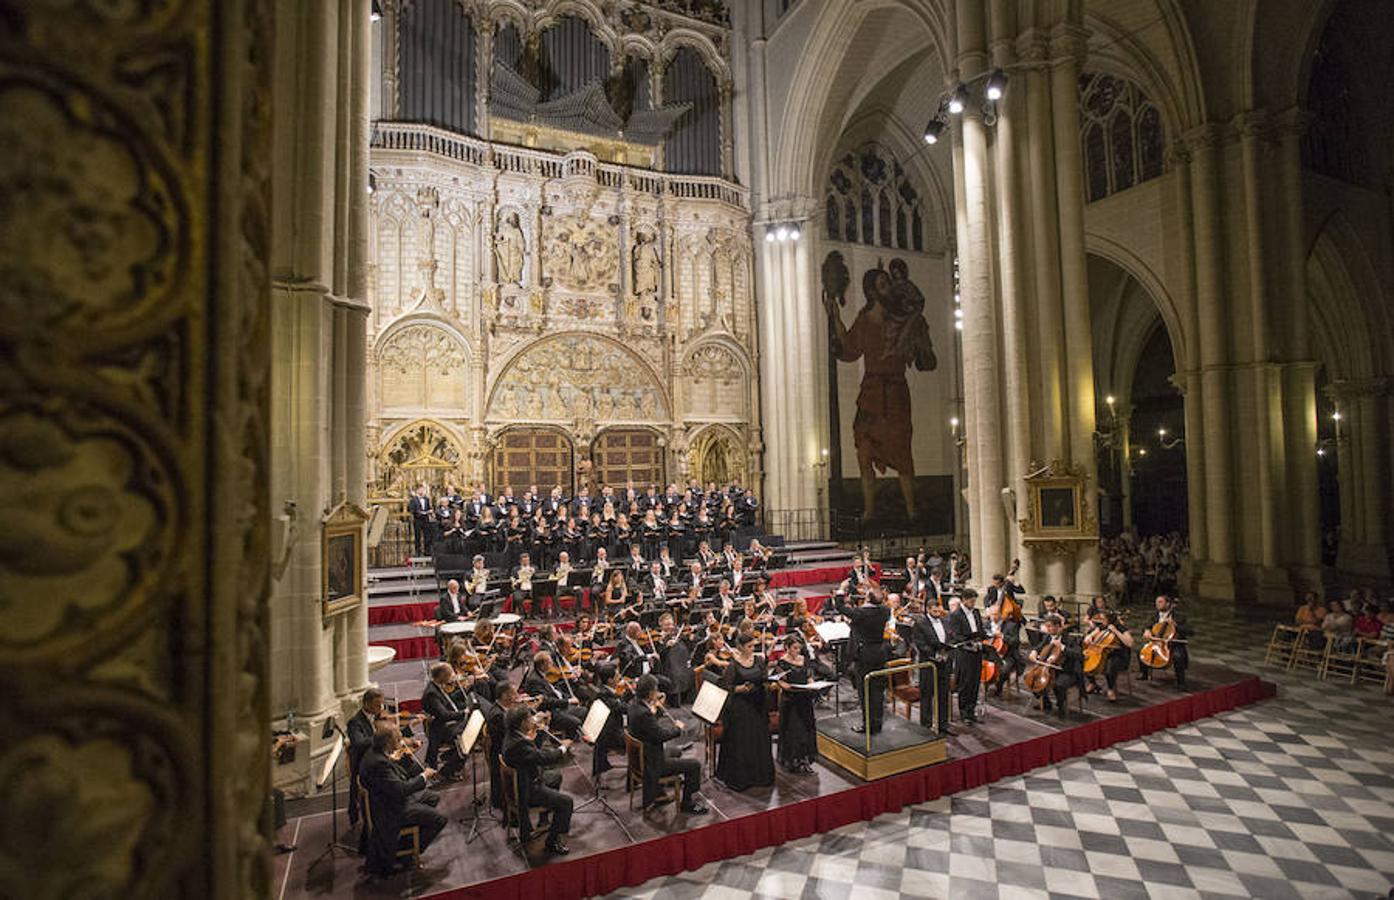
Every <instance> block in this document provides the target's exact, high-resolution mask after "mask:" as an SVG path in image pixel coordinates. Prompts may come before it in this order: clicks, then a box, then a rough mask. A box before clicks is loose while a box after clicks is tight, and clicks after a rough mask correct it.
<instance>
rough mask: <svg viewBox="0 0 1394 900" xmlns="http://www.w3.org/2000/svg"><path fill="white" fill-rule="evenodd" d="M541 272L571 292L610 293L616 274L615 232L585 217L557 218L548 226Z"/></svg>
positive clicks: (617, 266) (617, 257)
mask: <svg viewBox="0 0 1394 900" xmlns="http://www.w3.org/2000/svg"><path fill="white" fill-rule="evenodd" d="M543 263H544V267H545V268H544V271H545V273H546V275H547V277H548V278H550V279H551V280H552V282H553V283H554V284H556V285H558V286H560V287H562V288H565V289H569V290H573V291H609V290H611V285H612V284H613V283H614V282H615V278H616V276H617V275H618V273H619V248H618V246H617V244H616V241H615V234H614V229H613V228H612V227H610V226H609V225H608V224H607V223H605V222H597V221H595V220H593V219H590V218H589V217H586V216H577V215H571V216H558V217H556V218H554V219H553V220H552V221H551V222H549V223H548V228H547V251H546V256H545V258H544V260H543Z"/></svg>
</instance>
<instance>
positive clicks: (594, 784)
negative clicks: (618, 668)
mask: <svg viewBox="0 0 1394 900" xmlns="http://www.w3.org/2000/svg"><path fill="white" fill-rule="evenodd" d="M610 716H611V710H610V707H608V706H606V705H605V703H604V701H602V700H600V699H598V698H597V699H595V700H592V701H591V705H590V709H588V710H586V718H585V721H583V722H582V723H581V740H583V741H585V742H586V743H587V744H590V745H591V747H592V748H594V747H595V742H596V741H597V740H599V739H600V733H601V732H602V731H604V730H605V723H606V722H608V721H609V720H610ZM571 761H572V762H573V763H575V764H576V768H577V769H581V761H580V760H578V759H577V758H576V754H574V753H573V754H571ZM581 773H582V774H583V775H584V774H586V773H585V770H584V769H582V770H581ZM587 777H588V778H589V779H590V783H591V795H590V797H588V798H586V799H585V800H582V801H581V802H580V803H577V804H576V805H575V807H573V808H572V810H571V812H572V814H573V815H574V814H576V813H579V812H591V813H601V814H603V815H607V816H609V817H610V818H611V819H613V820H614V823H615V824H616V825H618V826H619V829H620V831H622V832H624V836H625V837H626V838H627V839H628V840H629V841H630V842H631V843H632V842H633V841H634V836H633V835H632V834H630V833H629V829H628V828H626V827H625V824H624V819H622V818H620V814H619V812H618V811H617V810H616V809H615V808H614V807H613V806H611V805H610V801H609V800H606V799H605V797H604V796H602V795H601V793H600V779H599V778H596V777H595V776H594V775H587ZM592 803H598V804H600V808H599V809H589V810H588V809H586V807H588V806H590V805H591V804H592Z"/></svg>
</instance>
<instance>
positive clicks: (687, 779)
mask: <svg viewBox="0 0 1394 900" xmlns="http://www.w3.org/2000/svg"><path fill="white" fill-rule="evenodd" d="M629 733H630V734H631V735H633V736H634V739H635V740H637V741H639V742H640V743H641V744H643V745H644V750H643V753H644V805H645V806H648V805H649V804H651V803H653V802H654V800H656V799H657V798H658V789H659V785H658V780H659V779H660V778H662V777H664V776H665V775H681V776H682V802H683V805H684V806H686V805H690V804H691V803H692V795H693V794H695V793H697V788H698V785H700V784H701V781H702V764H701V763H700V762H698V761H697V760H695V759H684V758H682V757H680V756H678V755H677V752H676V751H673V752H672V753H671V754H670V753H669V750H668V748H667V747H665V746H664V743H665V742H666V741H671V740H672V739H673V738H675V737H677V736H678V735H680V734H682V729H680V728H678V726H677V725H676V724H674V722H673V720H672V719H670V718H668V717H667V716H660V715H658V714H656V713H654V712H653V711H652V710H651V709H649V706H648V704H647V703H644V702H643V701H641V700H634V701H633V702H631V703H630V704H629Z"/></svg>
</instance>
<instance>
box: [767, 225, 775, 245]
mask: <svg viewBox="0 0 1394 900" xmlns="http://www.w3.org/2000/svg"><path fill="white" fill-rule="evenodd" d="M765 243H767V244H773V243H774V229H772V228H766V229H765Z"/></svg>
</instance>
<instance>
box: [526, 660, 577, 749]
mask: <svg viewBox="0 0 1394 900" xmlns="http://www.w3.org/2000/svg"><path fill="white" fill-rule="evenodd" d="M522 687H523V693H525V694H529V695H531V696H534V697H541V698H542V700H541V702H540V703H539V704H538V708H539V709H541V710H542V711H543V712H548V713H551V714H552V725H553V727H554V728H556V730H557V731H560V732H561V733H562V734H564V735H566V736H567V737H575V736H576V735H577V734H579V733H580V731H581V712H580V706H581V701H580V700H579V699H577V697H576V693H575V690H574V689H573V688H572V685H571V682H570V681H568V680H567V679H566V678H565V676H564V673H563V672H562V671H561V669H560V668H559V667H558V666H557V665H556V664H555V663H554V662H553V661H552V654H550V653H548V652H547V651H546V650H539V651H537V652H536V653H534V654H533V657H532V665H531V666H530V667H529V668H528V672H527V674H526V675H524V676H523V685H522Z"/></svg>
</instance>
